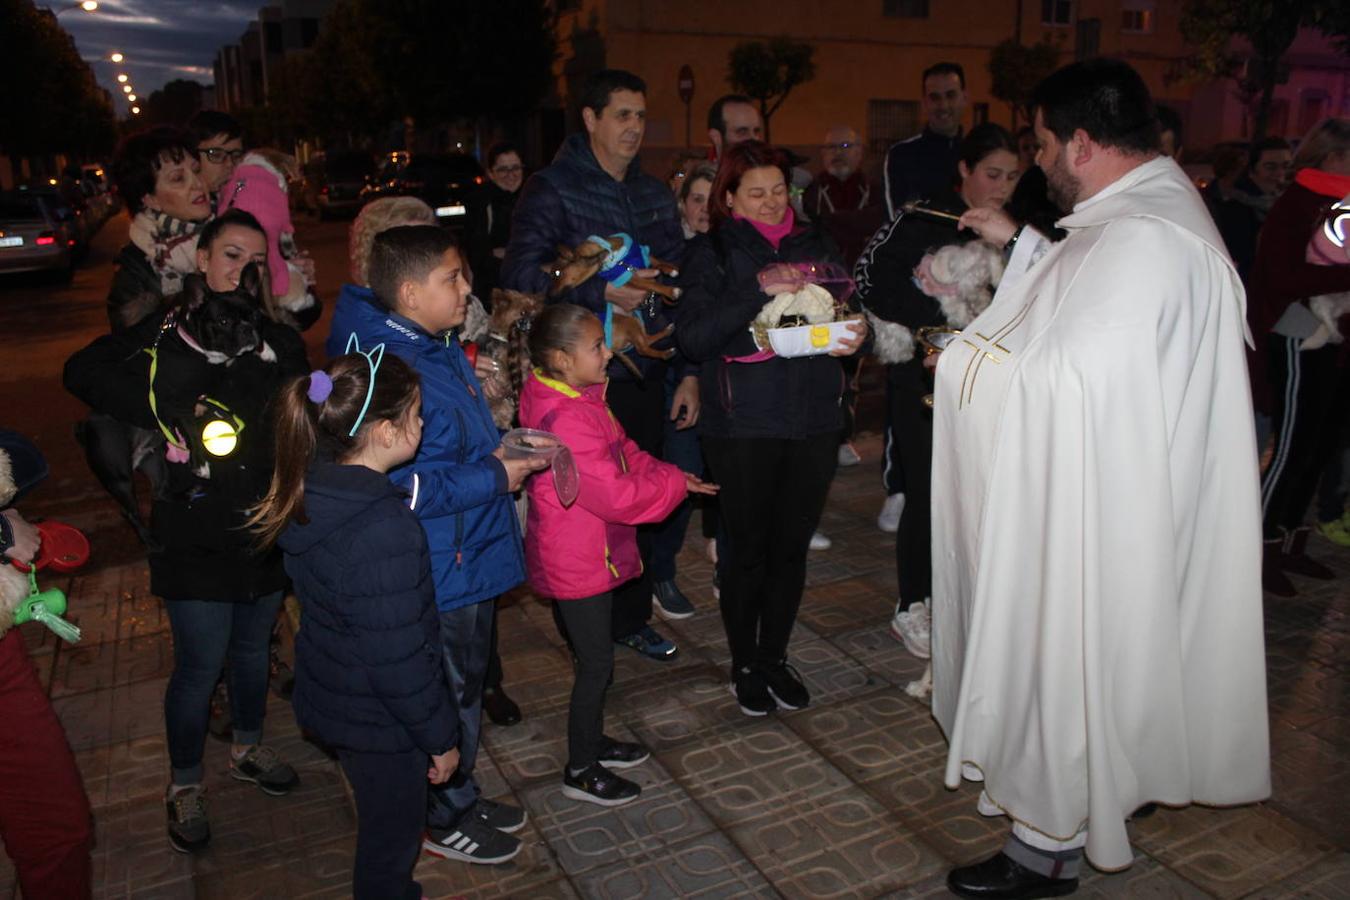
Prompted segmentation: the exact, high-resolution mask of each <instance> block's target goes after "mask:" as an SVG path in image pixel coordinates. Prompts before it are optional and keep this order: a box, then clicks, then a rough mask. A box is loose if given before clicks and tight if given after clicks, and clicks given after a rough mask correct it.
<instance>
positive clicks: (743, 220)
mask: <svg viewBox="0 0 1350 900" xmlns="http://www.w3.org/2000/svg"><path fill="white" fill-rule="evenodd" d="M789 169H790V164H789V162H788V160H787V157H786V155H785V154H784V153H783V152H782V151H780V150H777V149H775V148H772V147H770V146H768V145H767V144H765V143H763V142H761V141H746V142H744V143H741V144H737V145H736V146H734V147H732V148H731V149H729V150H728V151H727V152H726V154H725V156H724V157H723V159H722V163H721V166H720V167H719V168H718V171H717V180H716V181H715V182H714V183H713V186H712V191H711V193H710V196H709V204H710V206H711V213H710V215H711V221H712V230H711V231H710V232H709V233H708V234H706V235H700V236H697V237H695V238H694V239H693V240H692V241H691V242H690V244H689V249H688V251H687V252H686V256H685V261H684V266H683V267H682V272H681V279H680V284H681V286H682V287H683V289H684V295H683V297H682V299H681V302H680V318H679V323H678V330H677V331H676V338H677V339H678V341H679V344H680V350H681V351H683V352H684V354H685V355H686V356H688V357H689V359H691V360H693V361H695V362H701V363H703V368H702V371H701V372H700V377H699V383H700V391H701V394H702V412H701V415H700V421H699V436H700V438H701V439H702V442H703V452H704V456H705V457H706V459H707V461H708V464H709V467H710V468H711V470H712V473H713V475H714V477H715V478H716V479H717V480H718V481H719V483H721V484H722V485H723V488H722V491H721V494H720V504H719V505H720V508H721V516H722V526H723V528H722V535H723V540H722V541H720V544H721V548H720V560H719V571H720V576H721V597H720V601H721V608H722V623H723V625H724V627H725V628H726V632H727V643H728V644H729V645H730V648H731V666H732V672H731V689H732V693H733V694H735V696H736V699H737V702H738V703H739V705H740V708H741V711H742V712H744V713H745V714H746V715H748V716H762V715H765V714H767V713H768V712H769V711H770V710H772V709H774V708H775V707H777V708H781V709H800V708H801V707H803V706H806V705H807V704H808V703H809V702H810V693H809V692H808V691H807V689H806V686H805V685H804V684H803V683H802V681H801V677H800V675H799V674H798V673H797V672H796V670H795V669H793V667H792V666H790V665H789V664H788V661H787V646H788V640H789V638H790V637H791V635H792V627H793V625H794V624H795V622H796V620H797V609H798V607H799V606H800V604H801V598H802V590H803V589H804V587H805V584H806V553H807V545H808V543H809V542H810V540H811V534H812V532H813V531H815V528H816V524H817V522H818V521H819V519H820V514H821V511H822V510H823V509H824V507H825V495H826V493H827V492H828V490H829V486H830V480H831V478H833V476H834V469H835V464H836V461H837V458H838V448H839V431H840V428H841V427H842V424H843V423H842V419H841V417H840V411H839V399H840V395H841V393H842V391H843V386H844V373H843V369H842V367H841V366H840V364H839V360H838V359H835V358H834V357H835V356H847V355H850V354H853V353H856V352H857V350H858V348H859V347H860V346H861V344H862V342H863V339H864V337H865V335H866V327H865V325H863V324H862V323H858V324H856V325H853V326H851V327H850V328H849V329H846V330H847V331H849V332H851V335H852V336H851V337H847V338H845V339H843V341H842V345H841V346H840V347H839V348H838V349H836V350H834V351H832V353H831V355H819V356H804V357H799V358H791V359H789V358H784V357H770V358H768V359H762V360H761V361H737V360H741V359H743V358H745V357H756V355H757V353H758V347H757V346H756V344H755V342H754V339H753V338H752V336H751V331H750V328H751V323H752V322H754V321H755V320H756V318H757V317H758V316H759V315H760V313H761V311H762V310H763V309H764V307H765V305H766V304H768V303H769V302H771V300H773V298H774V294H775V293H777V292H778V291H776V290H773V289H774V288H775V287H776V286H775V285H772V284H770V285H768V287H765V288H761V286H760V278H759V276H760V273H761V272H762V271H763V270H764V269H765V268H766V267H768V266H771V265H774V264H777V263H808V262H813V263H826V262H833V263H837V262H838V252H837V251H836V250H835V248H834V246H833V245H832V244H831V243H830V241H829V239H828V238H827V237H826V236H825V235H824V233H823V232H821V231H820V230H819V229H817V228H816V227H815V226H814V225H812V224H810V223H802V222H799V221H797V220H796V219H795V218H794V215H793V212H792V209H791V207H790V205H789V202H788V184H789ZM773 302H777V301H776V300H773Z"/></svg>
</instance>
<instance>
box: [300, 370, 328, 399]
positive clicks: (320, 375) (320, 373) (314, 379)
mask: <svg viewBox="0 0 1350 900" xmlns="http://www.w3.org/2000/svg"><path fill="white" fill-rule="evenodd" d="M331 393H333V379H331V378H329V377H328V373H327V372H325V371H324V370H323V369H315V370H314V371H313V372H310V373H309V389H308V390H306V391H305V396H306V397H308V398H309V400H310V402H311V403H322V402H323V401H325V400H327V399H328V395H329V394H331Z"/></svg>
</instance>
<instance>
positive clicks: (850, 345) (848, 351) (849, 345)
mask: <svg viewBox="0 0 1350 900" xmlns="http://www.w3.org/2000/svg"><path fill="white" fill-rule="evenodd" d="M848 330H849V331H851V332H853V337H846V338H840V339H839V345H840V346H839V349H837V350H831V351H830V355H831V356H852V355H853V354H855V353H857V352H858V348H859V347H861V346H862V345H863V341H865V340H867V330H868V329H867V320H866V319H859V320H858V321H856V322H850V323H849V326H848Z"/></svg>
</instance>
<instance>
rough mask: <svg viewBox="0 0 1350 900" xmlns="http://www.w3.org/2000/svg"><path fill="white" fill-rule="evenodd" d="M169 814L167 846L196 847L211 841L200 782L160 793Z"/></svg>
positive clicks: (184, 849) (181, 850)
mask: <svg viewBox="0 0 1350 900" xmlns="http://www.w3.org/2000/svg"><path fill="white" fill-rule="evenodd" d="M164 807H165V809H166V810H167V811H168V814H169V846H170V847H172V848H173V849H175V850H177V851H178V852H179V853H191V852H193V851H194V850H200V849H202V848H203V847H205V846H206V845H207V844H209V843H210V842H211V823H210V822H209V821H207V818H206V788H204V787H202V786H201V785H200V784H194V785H191V786H189V787H184V788H180V789H178V790H177V791H175V790H174V787H173V785H170V786H169V789H168V790H167V791H165V793H164Z"/></svg>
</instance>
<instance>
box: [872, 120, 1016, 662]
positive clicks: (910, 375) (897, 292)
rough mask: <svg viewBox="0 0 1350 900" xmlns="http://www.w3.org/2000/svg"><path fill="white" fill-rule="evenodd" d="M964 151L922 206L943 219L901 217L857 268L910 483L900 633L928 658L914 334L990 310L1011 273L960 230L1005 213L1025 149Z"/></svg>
mask: <svg viewBox="0 0 1350 900" xmlns="http://www.w3.org/2000/svg"><path fill="white" fill-rule="evenodd" d="M959 152H960V157H959V161H958V162H957V171H955V172H953V173H952V177H953V186H952V188H951V189H950V190H948V191H946V192H944V193H941V194H938V195H935V196H933V197H930V198H928V199H926V200H924V201H922V202H921V207H922V208H923V209H927V210H933V211H935V212H936V213H937V215H933V214H931V213H923V212H921V211H915V212H905V211H901V212H899V214H898V215H897V216H896V217H895V218H894V219H892V220H891V221H890V222H888V223H886V224H885V225H883V226H882V227H881V230H879V231H878V232H877V233H876V234H875V235H874V236H873V237H872V240H871V241H870V242H868V245H867V248H866V249H864V250H863V252H862V255H861V256H859V257H858V264H857V266H856V267H855V269H854V278H855V279H856V280H857V283H858V300H859V302H861V303H862V305H863V307H864V308H865V309H866V310H867V312H868V318H869V320H870V321H871V323H872V327H873V328H874V329H875V331H876V341H875V345H874V348H873V352H874V353H875V354H876V355H877V357H878V358H879V359H880V360H881V361H882V362H884V363H886V364H887V365H886V381H887V391H886V397H887V400H888V402H889V403H890V421H891V422H892V429H891V434H892V436H893V437H892V439H893V440H895V441H896V443H897V449H898V451H899V458H900V460H901V465H902V467H903V469H904V478H905V505H904V508H903V512H902V513H901V516H900V529H899V531H897V532H896V536H895V538H896V540H895V563H896V569H897V572H898V576H899V582H900V597H899V600H898V602H897V603H896V608H895V615H894V617H893V618H892V620H891V633H892V634H894V635H895V636H896V638H898V639H899V640H900V641H902V642H903V643H904V645H905V647H906V648H907V649H908V650H909V652H910V653H913V654H914V655H915V656H917V657H919V658H920V659H927V658H928V656H929V602H930V601H929V597H930V596H931V594H932V580H933V568H932V555H931V554H932V530H931V523H930V519H929V469H930V466H931V462H932V454H933V414H932V412H931V410H929V409H928V407H927V405H926V404H925V402H924V397H925V395H927V394H929V393H931V392H932V389H933V387H932V377H931V376H930V375H929V374H927V373H926V371H925V370H924V367H923V352H922V350H921V349H917V350H916V346H915V339H914V332H915V331H917V330H918V329H919V328H922V327H925V326H939V327H941V326H950V327H953V328H961V327H962V326H964V325H965V324H966V323H968V322H970V321H971V320H972V319H973V318H974V317H975V316H976V315H978V314H979V312H980V311H981V310H983V309H984V307H985V306H987V305H988V303H989V300H990V298H991V297H992V296H993V291H994V287H995V286H996V285H997V283H998V277H999V276H1000V275H1001V274H1002V271H1003V260H1002V255H1001V254H1000V253H999V252H998V250H997V249H995V248H992V247H990V246H988V245H987V244H981V243H980V242H979V241H978V240H976V237H977V235H975V234H974V233H973V232H968V231H966V232H958V231H957V230H956V218H958V217H959V216H960V215H961V213H963V212H965V211H966V210H967V209H970V208H973V207H980V206H984V207H990V208H995V209H997V208H1000V207H1002V206H1003V205H1004V204H1006V203H1007V202H1008V198H1009V197H1011V196H1012V192H1013V188H1014V186H1015V185H1016V184H1017V175H1018V163H1017V144H1016V142H1015V141H1014V140H1013V137H1012V135H1010V134H1009V133H1008V132H1007V131H1006V130H1005V129H1004V128H1002V127H1000V126H998V125H995V124H992V123H986V124H984V125H977V126H976V127H974V128H972V129H971V130H970V132H969V133H968V134H967V135H966V137H965V139H964V140H962V142H961V147H960V151H959ZM944 216H946V217H944ZM958 248H959V249H958Z"/></svg>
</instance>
